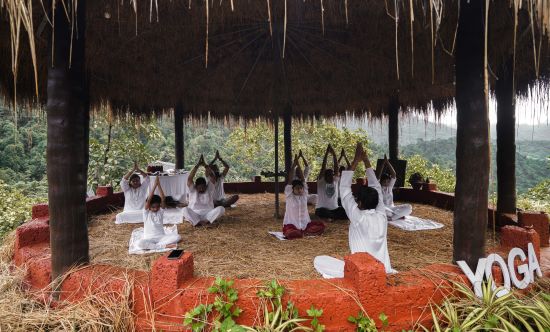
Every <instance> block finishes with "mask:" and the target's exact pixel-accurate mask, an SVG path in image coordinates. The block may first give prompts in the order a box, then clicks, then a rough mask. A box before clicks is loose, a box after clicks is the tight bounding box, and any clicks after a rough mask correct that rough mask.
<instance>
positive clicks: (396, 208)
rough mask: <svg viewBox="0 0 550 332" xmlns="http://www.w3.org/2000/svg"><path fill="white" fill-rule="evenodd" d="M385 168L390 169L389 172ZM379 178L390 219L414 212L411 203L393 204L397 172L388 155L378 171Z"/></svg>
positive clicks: (387, 214)
mask: <svg viewBox="0 0 550 332" xmlns="http://www.w3.org/2000/svg"><path fill="white" fill-rule="evenodd" d="M385 170H388V171H389V174H388V173H386V172H385ZM378 178H379V179H380V185H381V186H382V197H383V199H384V205H385V206H386V216H387V217H388V220H397V219H400V218H404V217H406V216H410V215H411V213H412V206H411V205H410V204H402V205H394V204H393V186H394V185H395V180H396V174H395V170H394V169H393V167H392V165H391V163H390V161H389V160H388V157H386V155H384V164H382V168H381V169H380V171H379V172H378Z"/></svg>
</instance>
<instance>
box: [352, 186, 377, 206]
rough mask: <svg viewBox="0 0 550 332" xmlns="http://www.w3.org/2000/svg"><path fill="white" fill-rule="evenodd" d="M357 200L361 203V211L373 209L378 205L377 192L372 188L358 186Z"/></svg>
mask: <svg viewBox="0 0 550 332" xmlns="http://www.w3.org/2000/svg"><path fill="white" fill-rule="evenodd" d="M357 200H358V201H359V202H361V209H363V210H371V209H374V208H376V206H377V205H378V191H377V190H376V189H374V188H372V187H367V186H360V187H359V193H358V194H357Z"/></svg>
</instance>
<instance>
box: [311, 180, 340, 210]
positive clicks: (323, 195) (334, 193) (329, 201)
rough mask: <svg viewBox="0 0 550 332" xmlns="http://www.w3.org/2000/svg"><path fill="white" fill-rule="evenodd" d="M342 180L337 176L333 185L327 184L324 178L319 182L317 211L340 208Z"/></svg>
mask: <svg viewBox="0 0 550 332" xmlns="http://www.w3.org/2000/svg"><path fill="white" fill-rule="evenodd" d="M339 181H340V178H339V177H337V176H335V177H334V180H333V181H332V183H327V182H326V181H325V179H324V178H320V179H319V180H317V205H316V206H315V208H316V209H320V208H325V209H329V210H335V209H337V208H338V183H339Z"/></svg>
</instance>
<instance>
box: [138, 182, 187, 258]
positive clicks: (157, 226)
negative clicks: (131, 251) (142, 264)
mask: <svg viewBox="0 0 550 332" xmlns="http://www.w3.org/2000/svg"><path fill="white" fill-rule="evenodd" d="M156 188H158V190H159V194H160V196H158V195H155V194H154V193H155V189H156ZM165 208H166V202H165V197H164V191H163V190H162V187H161V185H160V180H159V178H158V177H157V179H156V181H155V185H154V186H153V190H151V193H150V194H149V198H148V199H147V201H146V203H145V209H144V210H143V238H142V239H141V240H139V242H138V243H137V247H138V248H140V249H143V250H158V249H164V248H170V247H175V246H176V245H177V243H178V242H179V241H180V239H181V237H180V236H179V234H166V232H165V231H164V226H163V218H164V209H165Z"/></svg>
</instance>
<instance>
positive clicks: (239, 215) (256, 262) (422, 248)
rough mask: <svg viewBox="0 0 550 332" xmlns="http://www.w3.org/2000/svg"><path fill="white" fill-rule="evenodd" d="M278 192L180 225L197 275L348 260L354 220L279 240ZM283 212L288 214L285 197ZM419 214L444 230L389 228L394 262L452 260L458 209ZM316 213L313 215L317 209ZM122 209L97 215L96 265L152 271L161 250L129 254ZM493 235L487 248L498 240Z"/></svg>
mask: <svg viewBox="0 0 550 332" xmlns="http://www.w3.org/2000/svg"><path fill="white" fill-rule="evenodd" d="M273 197H274V195H273V194H256V195H241V199H240V201H239V202H238V207H237V208H236V209H231V210H226V215H225V216H224V217H223V219H222V220H221V221H220V223H219V224H218V225H217V226H215V227H212V228H206V227H191V226H190V225H189V224H188V223H184V224H181V225H179V226H178V230H179V233H180V235H181V236H182V241H181V242H180V244H179V246H180V247H181V248H184V249H185V250H186V251H191V252H193V256H194V260H195V275H196V276H222V277H224V278H259V279H274V278H275V279H310V278H319V275H318V274H317V272H316V271H315V269H314V268H313V259H314V258H315V256H318V255H331V256H334V257H339V258H342V257H344V256H345V255H347V254H349V244H348V225H349V222H348V221H337V222H332V223H327V229H326V232H325V234H323V236H322V237H320V238H304V239H301V240H295V241H279V240H277V239H275V238H274V237H272V236H270V235H269V234H268V233H267V232H268V231H279V230H280V229H281V226H282V220H276V219H275V218H274V217H273V212H274V208H273V206H274V203H273V202H274V198H273ZM281 206H282V209H281V213H284V199H283V203H282V205H281ZM413 211H414V212H413V214H414V215H415V216H418V217H422V218H429V219H432V220H434V221H438V222H440V223H443V224H445V227H444V228H443V229H439V230H431V231H421V232H407V231H402V230H399V229H397V228H395V227H391V226H390V227H389V228H388V244H389V251H390V258H391V260H392V265H393V266H394V267H395V268H396V269H397V270H399V271H406V270H409V269H411V268H420V267H423V266H426V265H428V264H434V263H450V262H451V259H452V234H453V228H452V220H453V216H452V212H449V211H445V210H442V209H438V208H435V207H431V206H425V205H419V204H413ZM310 212H312V213H313V208H311V210H310ZM115 215H116V212H113V213H110V214H105V215H101V216H96V217H94V218H92V220H91V222H90V227H89V234H90V257H91V259H92V262H94V263H108V264H113V265H118V266H122V267H125V268H134V269H139V270H148V269H150V267H151V263H152V262H153V261H154V260H155V259H156V258H157V257H159V256H160V255H161V254H149V255H129V254H128V241H129V239H130V233H131V232H132V230H133V229H135V228H137V227H141V225H140V224H135V225H115V224H114V219H115ZM491 236H492V235H491V234H490V233H489V232H488V233H487V239H488V241H487V247H488V248H490V247H493V246H494V244H495V243H497V242H495V241H494V240H493V239H492V238H491Z"/></svg>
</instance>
